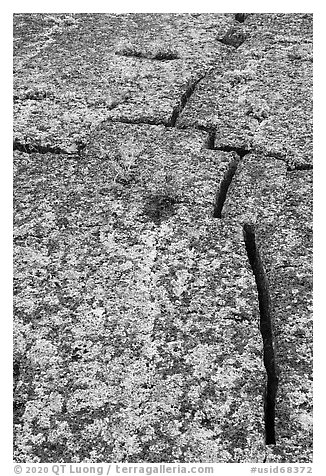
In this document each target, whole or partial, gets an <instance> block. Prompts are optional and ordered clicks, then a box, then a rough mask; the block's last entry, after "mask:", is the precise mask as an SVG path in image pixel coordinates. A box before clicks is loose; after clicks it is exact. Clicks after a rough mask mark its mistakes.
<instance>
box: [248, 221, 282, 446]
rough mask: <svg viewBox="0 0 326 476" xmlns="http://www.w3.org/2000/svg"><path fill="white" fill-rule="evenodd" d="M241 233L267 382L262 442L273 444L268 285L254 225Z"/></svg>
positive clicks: (272, 356) (274, 391) (273, 378)
mask: <svg viewBox="0 0 326 476" xmlns="http://www.w3.org/2000/svg"><path fill="white" fill-rule="evenodd" d="M243 236H244V241H245V246H246V251H247V255H248V259H249V263H250V266H251V268H252V271H253V274H254V276H255V281H256V286H257V291H258V302H259V312H260V332H261V335H262V338H263V351H264V366H265V370H266V374H267V384H266V388H265V395H264V413H265V443H266V445H275V444H276V438H275V404H276V394H277V387H278V381H279V377H278V369H277V364H276V357H275V351H274V338H273V328H272V312H271V299H270V293H269V285H268V280H267V276H266V272H265V269H264V266H263V262H262V259H261V257H260V253H259V249H258V247H257V243H256V235H255V228H254V225H252V224H249V223H246V224H244V226H243Z"/></svg>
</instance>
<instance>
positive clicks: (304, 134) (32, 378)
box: [14, 14, 312, 463]
mask: <svg viewBox="0 0 326 476" xmlns="http://www.w3.org/2000/svg"><path fill="white" fill-rule="evenodd" d="M14 28H15V44H14V52H15V59H14V87H15V93H14V111H15V118H14V126H15V127H14V129H15V130H14V149H16V150H15V160H14V165H15V175H14V177H15V184H14V192H15V203H14V205H15V213H14V219H15V228H14V240H15V300H14V301H15V302H14V304H15V325H14V334H15V335H14V342H15V344H14V377H15V401H14V403H15V456H14V458H15V461H17V462H56V463H60V462H69V461H71V462H80V461H84V462H103V461H120V462H127V461H128V462H136V463H138V462H151V463H155V462H156V463H160V462H263V461H267V462H293V463H298V462H309V461H311V458H312V456H311V440H312V438H311V401H312V399H311V351H312V343H311V274H312V270H311V265H312V256H311V251H312V244H311V240H312V229H311V209H312V203H311V200H312V189H311V179H312V174H311V173H310V172H307V171H304V170H302V171H291V169H293V168H297V169H300V168H301V169H308V168H310V167H312V147H311V137H312V135H311V87H312V76H311V61H312V16H311V15H306V14H249V15H244V16H243V14H238V15H234V14H126V15H125V14H124V15H115V14H54V15H47V14H17V15H15V18H14ZM236 152H237V153H236ZM248 152H249V153H248ZM213 216H214V217H215V218H213ZM245 223H247V224H248V223H250V224H252V225H253V226H252V227H251V228H250V233H251V235H252V236H251V235H250V237H249V232H248V229H247V232H245V233H244V231H245V230H243V225H244V224H245ZM246 233H247V235H246ZM249 238H250V239H254V241H255V243H254V246H253V244H252V243H249V241H250V239H249ZM257 250H259V254H260V255H261V259H262V261H261V260H260V258H259V260H258V261H261V262H259V266H260V267H261V268H262V267H263V268H264V269H257V266H256V267H255V266H254V264H253V263H254V260H255V259H256V265H257V258H255V257H254V256H250V253H252V254H254V253H256V252H257ZM249 263H250V264H249ZM250 266H251V267H252V269H251V267H250ZM265 274H266V276H267V279H268V283H269V291H268V292H266V289H267V284H266V283H267V279H266V277H265ZM262 279H264V283H263V284H262V283H261V282H259V280H262ZM255 281H256V282H255ZM257 291H258V292H257ZM262 292H264V293H265V294H266V295H265V296H263V298H262V295H261V294H262ZM258 293H259V295H258ZM267 294H268V296H267ZM269 298H270V300H271V303H272V308H271V310H272V317H273V322H274V332H275V340H276V346H275V348H276V354H277V362H278V366H279V369H280V383H279V391H278V397H277V402H276V445H275V446H274V445H271V446H268V447H266V444H265V443H266V441H265V438H264V437H265V434H267V433H266V432H265V430H266V429H265V428H264V397H263V395H264V392H265V390H266V371H265V369H264V368H263V358H262V357H263V350H264V346H265V347H266V342H265V343H264V344H263V339H262V336H261V331H260V328H259V322H260V321H261V319H262V314H263V311H262V309H261V307H262V301H264V302H267V300H269ZM259 307H260V309H259ZM270 340H271V339H270ZM266 455H267V456H266Z"/></svg>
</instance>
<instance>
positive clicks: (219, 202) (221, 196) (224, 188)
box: [213, 158, 240, 218]
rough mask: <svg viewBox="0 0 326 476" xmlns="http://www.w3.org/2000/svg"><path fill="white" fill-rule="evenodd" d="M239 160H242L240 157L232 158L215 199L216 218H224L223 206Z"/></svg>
mask: <svg viewBox="0 0 326 476" xmlns="http://www.w3.org/2000/svg"><path fill="white" fill-rule="evenodd" d="M239 160H240V159H239V158H237V159H234V160H232V161H231V163H230V164H229V167H228V169H227V170H226V172H225V174H224V176H223V179H222V181H221V184H220V186H219V189H218V192H217V194H216V200H215V205H214V212H213V217H214V218H222V210H223V206H224V203H225V200H226V196H227V193H228V190H229V188H230V185H231V182H232V179H233V177H234V174H235V172H236V170H237V167H238V164H239Z"/></svg>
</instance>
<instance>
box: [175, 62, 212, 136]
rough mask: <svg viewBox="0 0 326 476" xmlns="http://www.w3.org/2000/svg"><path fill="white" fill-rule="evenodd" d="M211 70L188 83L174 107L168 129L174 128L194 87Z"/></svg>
mask: <svg viewBox="0 0 326 476" xmlns="http://www.w3.org/2000/svg"><path fill="white" fill-rule="evenodd" d="M211 70H212V68H210V69H208V70H207V71H206V73H205V74H203V75H202V76H199V78H197V79H196V80H193V81H190V82H189V84H188V86H187V87H186V90H185V91H184V93H183V94H182V96H181V99H180V103H179V104H178V106H176V107H175V108H174V110H173V113H172V116H171V119H170V122H169V124H168V126H169V127H175V125H176V122H177V119H178V117H179V116H180V114H181V112H182V111H183V109H184V108H185V107H186V104H187V103H188V101H189V99H190V97H191V96H192V94H193V92H194V91H195V88H196V86H197V85H198V83H199V82H200V81H202V80H203V79H204V78H205V77H206V76H207V75H208V74H209V73H210V71H211Z"/></svg>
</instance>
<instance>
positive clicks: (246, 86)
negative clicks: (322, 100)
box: [177, 14, 312, 168]
mask: <svg viewBox="0 0 326 476" xmlns="http://www.w3.org/2000/svg"><path fill="white" fill-rule="evenodd" d="M311 23H312V17H311V16H307V15H299V14H298V15H292V14H291V15H258V16H257V15H256V16H255V15H253V17H252V18H251V20H250V23H249V24H248V25H247V26H246V28H248V30H249V31H250V35H251V36H249V38H248V39H247V40H246V41H245V43H243V44H242V45H241V46H240V48H239V49H238V50H237V51H236V52H234V53H233V55H230V56H228V57H227V58H226V59H225V61H224V63H221V64H220V65H219V67H217V68H215V69H214V71H212V73H211V74H209V75H208V76H207V77H206V78H205V80H204V81H203V82H202V83H201V85H200V87H199V88H198V89H197V90H196V92H195V94H194V95H193V96H192V98H191V99H190V101H189V102H188V104H187V106H186V107H185V109H184V110H183V112H182V114H181V116H180V118H179V120H178V122H177V124H178V126H180V127H190V125H196V126H197V127H206V128H210V129H215V130H216V139H215V146H216V147H218V148H220V147H222V148H225V147H228V148H241V149H244V150H254V151H257V152H259V153H263V154H266V155H272V156H275V157H278V158H281V159H283V160H284V161H286V162H287V164H288V166H289V167H290V168H291V167H292V168H293V167H298V166H306V165H312V63H311V58H312V26H311ZM280 25H282V28H281V27H280ZM301 25H303V29H301ZM302 38H303V40H302ZM294 91H295V94H294V93H293V92H294Z"/></svg>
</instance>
